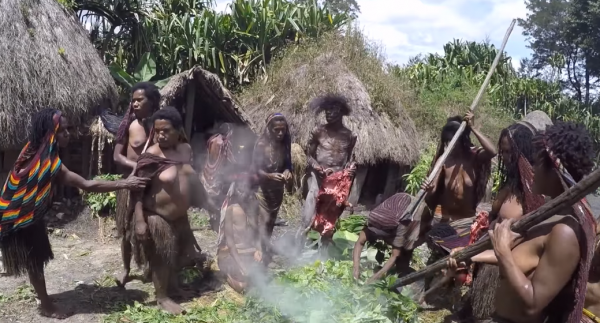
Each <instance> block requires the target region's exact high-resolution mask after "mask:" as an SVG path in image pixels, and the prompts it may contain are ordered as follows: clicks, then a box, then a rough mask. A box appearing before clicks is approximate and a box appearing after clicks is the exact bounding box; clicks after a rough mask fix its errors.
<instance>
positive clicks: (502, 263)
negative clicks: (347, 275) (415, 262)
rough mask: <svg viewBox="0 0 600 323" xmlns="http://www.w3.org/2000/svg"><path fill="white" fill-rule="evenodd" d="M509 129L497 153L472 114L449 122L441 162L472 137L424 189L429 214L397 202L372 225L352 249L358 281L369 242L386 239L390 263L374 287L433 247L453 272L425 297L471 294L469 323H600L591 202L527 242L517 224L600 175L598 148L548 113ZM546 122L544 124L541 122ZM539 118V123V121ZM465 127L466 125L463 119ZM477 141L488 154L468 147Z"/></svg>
mask: <svg viewBox="0 0 600 323" xmlns="http://www.w3.org/2000/svg"><path fill="white" fill-rule="evenodd" d="M534 114H535V115H536V117H534V118H529V116H526V117H525V118H524V120H522V121H520V122H517V123H515V124H513V125H511V126H509V127H508V128H506V129H504V130H502V132H501V134H500V139H499V141H498V144H497V145H493V144H491V142H490V141H489V140H488V139H487V138H486V137H485V136H483V135H482V134H481V133H479V132H478V131H477V130H475V129H474V128H473V127H472V126H473V115H472V114H471V113H468V114H467V115H466V116H465V117H464V118H460V117H454V118H449V119H448V121H447V123H446V125H444V127H443V128H442V131H441V136H440V143H439V146H438V150H437V154H436V156H435V158H434V160H433V163H432V167H431V168H432V169H433V165H434V164H435V163H436V161H437V159H438V158H439V157H440V156H441V155H442V153H443V152H444V149H445V148H446V147H447V145H448V143H449V142H450V140H451V139H452V137H453V136H454V135H455V133H456V131H457V130H458V128H459V127H460V122H461V121H463V120H464V121H466V122H467V130H466V131H465V132H464V133H463V134H462V135H461V136H460V138H459V140H458V143H457V145H456V147H455V148H454V150H453V151H452V152H451V153H450V154H449V155H448V159H446V160H445V162H444V163H443V167H442V169H441V171H440V173H439V175H438V177H436V178H435V179H434V180H433V181H432V182H431V183H429V182H425V183H423V185H422V189H424V190H425V191H426V194H427V195H426V199H425V202H426V206H425V207H423V208H421V210H420V211H419V212H417V216H416V217H415V218H414V219H413V220H412V221H403V220H401V218H402V216H403V215H404V213H405V212H406V209H407V207H408V205H409V204H410V203H411V201H412V197H411V196H409V195H407V194H405V193H398V194H396V195H393V196H392V197H390V198H389V199H387V200H386V201H384V202H383V203H381V204H380V205H379V206H377V207H376V208H375V209H373V210H372V211H371V213H370V214H369V217H368V221H367V225H366V226H365V228H364V229H363V231H362V232H361V233H360V237H359V240H358V241H357V243H356V245H355V250H354V275H355V277H357V278H358V276H359V275H360V252H361V250H362V248H363V246H364V245H365V243H367V242H374V241H375V240H378V239H379V240H383V241H385V242H387V243H388V244H389V245H391V247H392V254H391V257H390V258H389V259H388V261H387V262H386V263H385V264H384V266H383V268H382V269H381V270H380V271H379V272H377V273H375V275H374V276H373V277H372V278H371V280H374V279H378V278H380V277H381V276H383V275H385V274H386V273H387V272H388V271H389V270H391V269H393V267H396V270H397V271H398V272H401V271H402V270H403V269H405V267H406V266H407V263H408V262H407V261H406V259H405V258H406V257H405V256H408V257H410V256H411V254H412V250H413V249H414V248H415V247H417V246H418V245H420V244H422V243H424V242H427V244H428V245H429V248H430V249H431V250H432V257H431V258H434V260H435V259H439V258H440V257H441V256H447V255H450V256H451V257H450V258H449V260H448V262H447V264H448V269H447V270H446V271H445V272H444V273H443V279H441V280H440V281H439V282H440V283H436V284H426V285H429V286H426V289H427V290H426V291H425V292H424V293H423V297H422V299H421V301H425V299H426V298H425V296H427V295H429V294H430V293H431V292H432V291H434V290H437V289H438V288H440V287H442V286H443V285H447V284H450V285H454V284H456V285H463V284H467V285H470V287H471V288H470V290H469V292H468V293H467V294H466V296H465V297H464V298H463V301H464V302H463V304H462V308H461V309H460V310H459V311H458V313H457V315H458V317H459V318H460V319H461V320H464V321H465V322H489V323H492V322H498V323H501V322H504V323H509V322H514V323H521V322H523V323H525V322H528V323H535V322H569V323H575V322H600V319H599V318H597V317H596V315H597V316H600V298H599V297H598V296H597V295H600V280H599V279H598V277H600V271H598V270H597V269H598V268H600V267H598V264H597V263H598V259H600V258H599V257H600V256H599V254H598V253H597V252H596V251H597V246H598V242H599V241H600V240H599V239H598V236H597V230H596V227H597V226H596V219H595V218H594V216H593V214H592V212H591V209H590V207H589V205H588V204H587V201H586V200H585V198H584V199H582V200H581V201H579V202H577V203H576V204H574V205H566V206H565V207H564V208H563V209H562V210H561V211H560V212H559V214H556V215H554V216H552V217H551V218H550V219H548V220H546V221H544V222H542V223H540V224H538V225H536V226H534V227H533V228H531V229H529V230H528V231H527V232H526V233H525V234H523V235H519V234H516V233H515V232H512V231H511V224H512V223H514V221H516V220H518V219H520V218H522V217H524V216H527V215H528V214H529V213H531V212H532V211H535V210H536V209H537V208H539V207H540V206H542V205H543V204H544V203H545V202H546V200H547V199H552V198H556V197H557V196H558V195H560V194H561V193H563V192H564V191H565V190H567V189H569V188H570V187H571V186H573V185H575V184H576V183H577V182H579V181H581V180H582V179H583V178H584V177H585V176H586V175H588V174H589V173H590V172H591V171H592V168H593V166H594V163H593V160H594V158H595V154H594V149H593V140H592V138H591V136H590V134H589V133H588V131H587V130H586V129H585V127H584V126H582V125H579V124H575V123H571V122H561V121H558V122H556V123H554V124H553V123H552V122H551V121H550V119H549V118H548V117H547V116H545V115H544V114H543V113H541V112H540V111H535V112H533V113H532V115H534ZM540 114H541V115H543V116H545V118H546V120H543V118H542V121H543V122H541V121H540ZM536 118H537V119H536ZM461 119H462V120H461ZM470 132H472V133H473V134H474V135H475V136H476V137H477V139H478V141H479V142H480V143H481V145H482V147H481V148H479V147H475V146H474V145H473V144H472V143H471V140H470ZM496 155H497V156H498V175H499V187H498V191H497V194H496V197H495V200H494V201H493V203H492V207H491V211H490V212H487V211H486V210H481V209H478V204H479V203H480V202H481V200H482V198H483V196H484V195H485V190H486V184H487V183H488V180H489V175H490V166H491V165H490V162H491V160H492V158H493V157H494V156H496ZM485 236H489V237H490V238H491V240H492V243H493V249H490V250H488V251H485V252H483V253H481V254H479V255H476V256H474V257H472V258H471V259H470V261H467V262H466V263H464V262H463V263H460V264H457V262H456V261H455V260H454V258H452V256H453V255H454V254H455V253H456V252H457V251H458V250H460V249H462V248H464V247H466V246H468V245H470V244H472V243H474V242H476V241H478V240H479V239H481V238H483V237H485Z"/></svg>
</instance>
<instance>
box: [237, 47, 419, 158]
mask: <svg viewBox="0 0 600 323" xmlns="http://www.w3.org/2000/svg"><path fill="white" fill-rule="evenodd" d="M270 83H277V84H273V85H274V88H273V89H271V91H268V92H267V93H264V94H263V95H259V96H245V95H243V96H242V97H241V98H240V100H241V102H242V105H243V106H244V108H245V109H246V111H247V112H248V115H249V116H250V118H251V120H252V121H253V122H254V124H255V125H257V128H256V129H257V130H258V131H262V130H263V128H264V126H265V119H266V118H267V116H268V115H269V114H271V113H273V112H281V113H283V114H284V115H285V116H286V118H287V119H288V122H289V123H290V129H291V132H292V138H293V141H294V142H296V143H298V144H300V145H302V146H303V147H304V146H305V145H306V142H307V140H308V136H309V133H310V132H311V131H312V130H313V129H314V127H315V125H316V124H320V123H323V122H324V119H323V118H322V116H315V115H314V114H313V113H311V112H310V111H309V110H308V104H309V102H310V99H311V98H315V97H317V96H319V95H321V94H325V93H340V94H342V95H344V96H346V97H347V98H348V101H349V103H350V106H351V107H352V114H351V115H350V116H348V117H347V118H346V119H345V125H346V126H347V127H348V128H349V129H351V130H352V131H354V132H355V133H356V134H357V136H358V140H357V145H356V149H355V157H356V161H357V162H358V163H359V164H365V165H374V164H376V163H377V162H381V161H392V162H395V163H397V164H399V165H412V164H413V163H414V162H416V160H417V159H418V155H419V147H420V143H419V140H418V136H417V131H416V129H415V126H414V123H413V122H412V120H411V119H410V117H409V116H408V115H407V114H406V113H405V112H404V111H403V110H402V107H401V106H400V105H399V102H396V104H395V105H396V106H394V107H389V108H391V109H393V110H395V111H396V115H393V116H390V115H389V114H388V113H386V112H381V111H377V110H376V109H374V108H373V106H374V102H373V100H372V98H371V96H370V95H369V92H368V90H367V88H368V86H366V85H365V84H363V82H361V80H360V79H359V78H358V77H357V76H356V75H355V74H354V73H352V71H351V70H350V69H349V68H348V67H347V66H346V65H345V64H344V61H343V60H342V59H341V58H340V57H339V56H338V55H336V54H334V53H332V52H330V53H325V54H322V55H320V56H318V57H316V58H315V59H314V60H313V61H312V62H310V63H307V64H304V65H300V66H298V67H296V69H295V70H292V71H289V73H287V77H286V78H285V79H284V80H272V81H270ZM250 93H252V92H250Z"/></svg>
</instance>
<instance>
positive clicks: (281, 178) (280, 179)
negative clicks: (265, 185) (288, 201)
mask: <svg viewBox="0 0 600 323" xmlns="http://www.w3.org/2000/svg"><path fill="white" fill-rule="evenodd" d="M267 177H268V178H269V179H270V180H274V181H278V182H283V181H284V180H285V178H284V175H283V174H281V173H270V174H268V175H267Z"/></svg>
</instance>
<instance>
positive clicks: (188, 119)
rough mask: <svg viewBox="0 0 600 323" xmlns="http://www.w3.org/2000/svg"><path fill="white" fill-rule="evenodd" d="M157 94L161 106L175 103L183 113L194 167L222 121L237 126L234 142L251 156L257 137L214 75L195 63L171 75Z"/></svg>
mask: <svg viewBox="0 0 600 323" xmlns="http://www.w3.org/2000/svg"><path fill="white" fill-rule="evenodd" d="M160 94H161V107H165V106H174V107H176V108H177V109H178V110H179V111H180V112H181V113H182V116H183V119H184V123H185V130H186V133H187V135H188V138H190V139H191V143H192V147H193V149H194V161H195V164H196V165H195V166H196V167H201V165H202V164H203V163H204V157H205V152H206V141H207V140H208V138H209V137H210V136H211V135H212V134H213V133H214V131H215V130H216V129H215V128H216V127H217V126H218V125H219V124H220V123H222V122H230V123H233V124H237V125H239V127H237V128H236V131H234V138H233V141H234V145H235V146H236V147H240V146H243V149H244V150H245V151H246V152H248V155H247V156H246V157H247V158H250V155H249V153H250V152H251V148H252V147H253V143H254V140H255V138H256V136H255V135H254V133H253V132H252V131H251V130H250V129H251V128H250V127H252V124H251V123H250V121H249V120H250V119H249V118H248V117H247V116H246V115H245V113H244V112H243V111H242V110H241V109H240V108H239V106H238V105H237V104H236V103H235V100H234V99H233V96H232V94H231V93H230V92H229V91H228V90H227V89H226V88H225V87H224V86H223V83H221V80H219V77H218V76H217V75H215V74H213V73H210V72H208V71H205V70H204V69H202V68H200V67H198V66H195V67H194V68H192V69H190V70H188V71H185V72H182V73H179V74H177V75H174V76H173V77H171V79H170V80H169V83H168V84H167V85H165V87H164V88H163V89H162V90H161V91H160Z"/></svg>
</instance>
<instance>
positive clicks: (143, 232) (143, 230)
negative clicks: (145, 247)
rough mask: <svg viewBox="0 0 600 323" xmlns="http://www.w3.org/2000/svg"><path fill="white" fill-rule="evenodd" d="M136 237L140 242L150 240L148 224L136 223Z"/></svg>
mask: <svg viewBox="0 0 600 323" xmlns="http://www.w3.org/2000/svg"><path fill="white" fill-rule="evenodd" d="M135 235H136V237H137V239H138V240H140V241H146V240H148V238H149V234H148V224H146V222H142V221H140V222H136V223H135Z"/></svg>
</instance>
